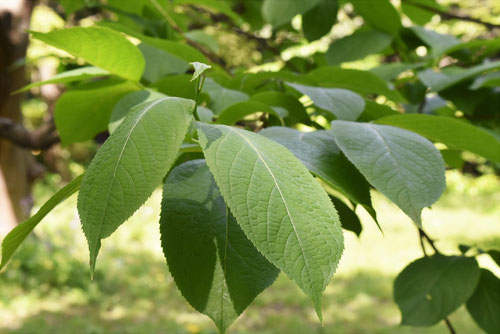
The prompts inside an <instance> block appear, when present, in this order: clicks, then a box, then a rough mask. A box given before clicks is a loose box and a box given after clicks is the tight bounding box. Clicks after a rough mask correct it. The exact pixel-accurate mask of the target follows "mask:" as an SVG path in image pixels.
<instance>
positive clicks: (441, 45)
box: [410, 26, 461, 58]
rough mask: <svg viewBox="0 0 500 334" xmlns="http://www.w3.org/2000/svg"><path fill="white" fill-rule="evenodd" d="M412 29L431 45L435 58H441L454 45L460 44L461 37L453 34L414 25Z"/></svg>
mask: <svg viewBox="0 0 500 334" xmlns="http://www.w3.org/2000/svg"><path fill="white" fill-rule="evenodd" d="M410 29H411V30H412V31H413V32H414V33H415V35H417V36H418V38H420V39H421V40H422V42H424V43H425V44H427V45H428V46H430V48H431V51H432V55H433V57H434V58H439V57H440V56H442V55H443V54H445V53H446V52H447V50H448V49H450V48H451V47H453V46H456V45H459V44H460V43H461V42H460V40H459V39H456V38H455V37H453V36H451V35H445V34H440V33H438V32H435V31H433V30H428V29H425V28H424V27H419V26H414V27H410Z"/></svg>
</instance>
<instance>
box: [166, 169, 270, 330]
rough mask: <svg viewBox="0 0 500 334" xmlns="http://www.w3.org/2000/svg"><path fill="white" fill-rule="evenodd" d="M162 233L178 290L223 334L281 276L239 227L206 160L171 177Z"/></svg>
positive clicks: (171, 174) (178, 170)
mask: <svg viewBox="0 0 500 334" xmlns="http://www.w3.org/2000/svg"><path fill="white" fill-rule="evenodd" d="M160 233H161V240H162V248H163V251H164V253H165V257H166V259H167V263H168V268H169V270H170V272H171V274H172V277H173V278H174V280H175V283H176V284H177V287H178V288H179V290H180V291H181V293H182V295H183V296H184V298H186V300H187V301H188V302H189V304H191V305H192V306H193V307H194V308H195V309H196V310H197V311H199V312H201V313H203V314H205V315H207V316H209V317H210V318H211V319H212V320H213V321H214V322H215V324H216V325H217V328H218V329H219V332H220V333H224V332H225V331H226V328H227V327H229V325H230V324H231V323H232V322H233V321H234V320H235V319H236V318H237V317H238V316H239V315H240V314H241V313H242V312H243V311H244V310H245V309H246V308H247V307H248V305H250V303H251V302H252V301H253V300H254V298H255V297H256V296H257V295H258V294H259V293H261V292H262V291H263V290H265V289H266V288H267V287H268V286H270V285H271V284H272V283H273V282H274V280H275V279H276V277H277V276H278V273H279V270H278V269H277V268H276V267H274V266H273V265H272V264H271V263H269V262H268V261H267V260H266V259H265V257H264V256H262V255H261V254H260V253H259V252H258V251H257V250H256V249H255V247H254V246H253V245H252V243H251V242H250V241H249V240H248V239H247V237H246V236H245V234H244V233H243V231H242V230H241V227H240V226H239V225H238V224H237V223H236V220H235V218H234V217H233V215H232V214H231V213H230V212H229V210H228V208H227V206H226V203H225V202H224V199H223V198H222V195H221V193H220V191H219V189H218V188H217V185H216V184H215V180H214V179H213V176H212V174H210V171H209V169H208V167H207V165H206V164H205V161H204V160H194V161H189V162H187V163H184V164H182V165H180V166H179V167H176V168H175V169H174V170H172V172H170V173H169V175H168V178H167V181H166V183H165V186H164V188H163V200H162V212H161V219H160Z"/></svg>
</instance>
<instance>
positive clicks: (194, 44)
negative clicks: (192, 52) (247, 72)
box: [149, 0, 232, 74]
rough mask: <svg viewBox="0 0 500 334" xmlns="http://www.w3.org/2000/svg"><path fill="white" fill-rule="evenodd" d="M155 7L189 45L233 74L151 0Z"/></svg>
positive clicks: (224, 63)
mask: <svg viewBox="0 0 500 334" xmlns="http://www.w3.org/2000/svg"><path fill="white" fill-rule="evenodd" d="M149 1H150V2H151V3H152V4H153V6H155V8H156V9H157V10H158V12H159V13H160V14H161V15H162V16H163V18H164V19H165V20H166V21H167V23H168V24H169V25H170V26H171V27H172V29H174V30H175V31H176V32H177V33H178V34H179V35H180V36H181V37H182V38H183V39H184V40H185V41H186V43H188V44H189V45H191V46H192V47H193V48H195V49H197V50H198V51H200V52H201V53H203V55H204V56H205V57H207V58H208V59H209V60H210V61H212V62H214V63H216V64H218V65H219V66H220V67H222V69H223V70H224V71H226V72H227V73H228V74H232V73H231V71H230V70H229V69H228V68H227V66H226V62H225V61H224V59H222V58H221V57H219V56H217V55H216V54H215V53H213V52H212V51H210V50H208V49H207V48H205V47H204V46H203V45H201V44H199V43H198V42H196V41H193V40H192V39H189V38H187V37H186V36H185V35H184V31H183V30H182V29H181V27H179V25H178V24H177V23H176V22H175V21H174V19H172V17H171V16H170V15H169V14H168V13H167V12H166V11H165V9H163V7H162V6H161V5H160V4H159V3H158V2H157V1H156V0H149Z"/></svg>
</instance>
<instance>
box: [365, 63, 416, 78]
mask: <svg viewBox="0 0 500 334" xmlns="http://www.w3.org/2000/svg"><path fill="white" fill-rule="evenodd" d="M423 65H424V64H423V63H416V64H411V63H388V64H382V65H380V66H377V67H375V68H372V69H371V70H370V72H371V73H373V74H375V75H377V76H379V77H380V78H382V79H384V80H385V81H392V80H394V79H396V78H397V77H398V75H400V74H401V73H403V72H406V71H408V70H414V69H416V68H419V67H422V66H423Z"/></svg>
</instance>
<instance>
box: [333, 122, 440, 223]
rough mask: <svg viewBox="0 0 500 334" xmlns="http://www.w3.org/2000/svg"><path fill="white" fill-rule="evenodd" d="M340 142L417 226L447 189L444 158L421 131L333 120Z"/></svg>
mask: <svg viewBox="0 0 500 334" xmlns="http://www.w3.org/2000/svg"><path fill="white" fill-rule="evenodd" d="M332 131H333V134H334V136H335V140H336V142H337V145H338V146H339V147H340V149H341V150H342V152H344V154H345V155H346V156H347V158H348V159H349V160H350V161H351V162H352V163H353V164H354V165H355V166H356V167H357V168H358V169H359V171H360V172H361V174H363V175H364V176H365V177H366V179H367V180H368V181H369V182H370V183H371V184H372V185H373V186H374V187H375V188H376V189H377V190H378V191H380V192H381V193H382V194H384V195H385V196H387V197H388V198H389V199H390V200H391V201H393V202H394V203H395V204H396V205H397V206H399V207H400V208H401V210H403V211H404V212H405V213H406V214H407V215H408V216H409V217H410V218H411V219H412V220H413V221H414V222H415V223H416V224H417V225H418V226H422V221H421V217H420V213H421V211H422V209H423V208H425V207H427V206H430V205H431V204H433V203H434V202H435V201H437V200H438V198H439V197H440V196H441V194H442V193H443V191H444V189H445V176H444V172H445V169H444V161H443V158H442V157H441V155H440V154H439V151H438V150H437V149H436V148H435V147H434V145H433V144H432V143H431V142H429V141H428V140H427V139H425V138H423V137H421V136H420V135H418V134H416V133H414V132H411V131H408V130H403V129H399V128H395V127H392V126H388V125H377V124H371V123H354V122H346V121H333V122H332Z"/></svg>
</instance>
